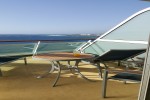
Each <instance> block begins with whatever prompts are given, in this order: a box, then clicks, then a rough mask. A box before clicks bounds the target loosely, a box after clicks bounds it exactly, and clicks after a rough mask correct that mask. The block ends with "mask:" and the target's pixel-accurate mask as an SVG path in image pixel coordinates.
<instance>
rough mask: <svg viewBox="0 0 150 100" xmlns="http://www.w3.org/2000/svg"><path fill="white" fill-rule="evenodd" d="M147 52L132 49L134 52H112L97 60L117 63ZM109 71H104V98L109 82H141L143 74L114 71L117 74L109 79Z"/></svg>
mask: <svg viewBox="0 0 150 100" xmlns="http://www.w3.org/2000/svg"><path fill="white" fill-rule="evenodd" d="M145 51H146V49H132V50H110V51H108V52H106V53H105V54H103V55H102V56H99V57H97V59H96V60H95V61H96V62H97V61H115V60H117V61H118V60H126V59H129V58H132V57H135V56H137V55H139V54H142V53H144V52H145ZM108 72H112V71H108V70H107V69H106V70H105V71H104V77H103V85H102V97H104V98H105V97H106V87H107V80H108V79H114V80H122V81H136V82H139V81H141V77H142V75H141V72H139V71H137V72H133V71H129V70H126V71H119V72H118V71H113V72H115V73H117V74H115V75H114V76H111V77H109V78H108Z"/></svg>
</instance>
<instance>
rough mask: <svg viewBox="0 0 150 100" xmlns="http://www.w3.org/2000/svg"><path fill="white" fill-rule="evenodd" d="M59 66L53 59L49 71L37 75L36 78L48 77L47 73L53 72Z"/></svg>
mask: <svg viewBox="0 0 150 100" xmlns="http://www.w3.org/2000/svg"><path fill="white" fill-rule="evenodd" d="M55 69H57V67H56V66H55V64H54V62H52V61H51V67H50V68H49V69H48V71H47V72H46V73H44V74H42V75H39V76H37V77H36V78H43V77H46V76H47V75H49V74H51V73H52V72H54V71H55Z"/></svg>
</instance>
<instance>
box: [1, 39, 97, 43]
mask: <svg viewBox="0 0 150 100" xmlns="http://www.w3.org/2000/svg"><path fill="white" fill-rule="evenodd" d="M86 40H87V41H88V40H95V39H65V40H64V39H62V40H61V39H59V40H0V42H38V41H41V42H76V41H86Z"/></svg>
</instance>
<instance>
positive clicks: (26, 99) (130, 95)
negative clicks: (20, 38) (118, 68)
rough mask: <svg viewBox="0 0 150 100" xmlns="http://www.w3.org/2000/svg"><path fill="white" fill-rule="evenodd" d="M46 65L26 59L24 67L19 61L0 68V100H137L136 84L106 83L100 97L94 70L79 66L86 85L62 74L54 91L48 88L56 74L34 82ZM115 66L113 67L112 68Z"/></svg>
mask: <svg viewBox="0 0 150 100" xmlns="http://www.w3.org/2000/svg"><path fill="white" fill-rule="evenodd" d="M49 66H50V65H49V62H46V61H40V60H39V61H38V60H33V59H32V58H30V57H29V58H28V65H24V62H23V61H22V60H18V61H15V62H13V63H9V64H5V65H2V66H1V69H2V72H3V75H4V76H3V77H0V100H137V97H138V90H139V86H140V84H139V83H129V84H123V83H122V82H118V81H111V80H110V81H109V82H108V90H107V96H108V98H105V99H103V98H102V97H101V88H102V79H100V78H99V77H98V73H97V69H96V67H94V66H92V65H88V64H84V63H81V64H80V66H79V67H80V68H81V71H84V73H83V74H85V75H86V76H87V77H88V78H90V79H93V80H96V82H89V81H87V80H84V79H82V78H81V77H80V76H79V75H73V74H71V73H70V71H69V70H64V71H62V74H61V78H60V80H59V82H58V85H57V86H56V87H52V83H53V81H54V78H55V75H56V73H53V74H50V75H49V76H47V77H45V78H42V79H36V78H35V76H37V75H39V74H42V73H44V72H45V70H46V69H47V68H48V67H49ZM112 66H115V64H112Z"/></svg>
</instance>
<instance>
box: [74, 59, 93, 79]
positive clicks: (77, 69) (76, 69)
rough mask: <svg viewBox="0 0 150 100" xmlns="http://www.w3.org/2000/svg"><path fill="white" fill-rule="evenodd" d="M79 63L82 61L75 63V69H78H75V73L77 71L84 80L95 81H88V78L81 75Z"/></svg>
mask: <svg viewBox="0 0 150 100" xmlns="http://www.w3.org/2000/svg"><path fill="white" fill-rule="evenodd" d="M79 62H80V61H76V62H75V67H76V68H75V71H76V72H77V73H78V74H79V75H80V76H81V77H82V78H84V79H85V80H88V81H93V80H90V79H88V78H87V77H85V76H84V75H83V74H81V72H80V69H79V67H78V64H79Z"/></svg>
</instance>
